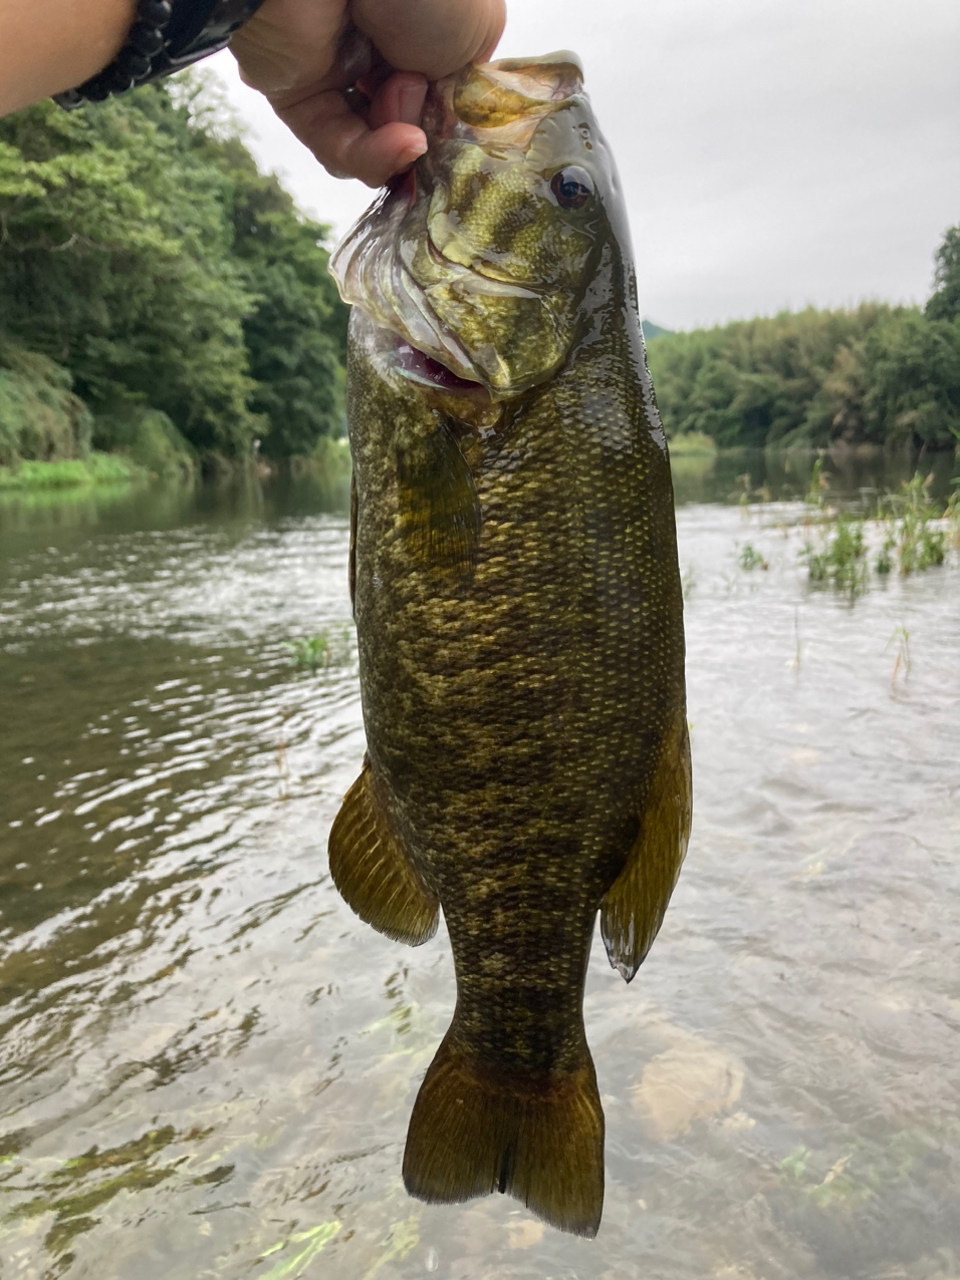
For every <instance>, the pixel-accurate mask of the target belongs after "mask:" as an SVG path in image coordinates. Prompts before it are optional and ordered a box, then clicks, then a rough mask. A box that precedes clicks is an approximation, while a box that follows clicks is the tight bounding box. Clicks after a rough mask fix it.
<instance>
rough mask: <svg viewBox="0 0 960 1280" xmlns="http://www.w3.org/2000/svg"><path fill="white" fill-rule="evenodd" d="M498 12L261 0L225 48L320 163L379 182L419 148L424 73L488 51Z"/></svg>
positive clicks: (425, 0)
mask: <svg viewBox="0 0 960 1280" xmlns="http://www.w3.org/2000/svg"><path fill="white" fill-rule="evenodd" d="M505 16H506V15H505V10H504V0H264V3H263V5H262V6H261V7H260V9H258V11H257V12H256V13H255V14H254V16H253V17H252V18H251V19H250V21H249V22H248V23H247V24H246V25H245V26H243V27H242V28H241V29H240V30H239V31H238V32H237V34H236V35H235V36H234V37H233V39H232V41H231V44H230V47H231V49H232V50H233V52H234V54H235V55H236V58H237V61H238V62H239V64H240V74H241V76H242V78H243V80H244V81H245V83H247V84H249V85H251V86H252V87H253V88H255V89H259V90H260V91H261V92H262V93H264V94H265V95H266V97H267V98H268V100H269V101H270V103H271V105H272V106H273V108H274V110H275V111H276V113H277V115H278V116H279V117H280V119H281V120H283V122H284V123H285V124H286V125H287V126H288V127H289V128H290V129H291V130H292V131H293V133H294V134H295V135H296V136H297V137H298V138H299V139H300V141H301V142H303V143H304V144H305V145H306V146H307V147H309V148H310V150H311V151H312V152H313V154H314V155H315V156H316V157H317V159H318V160H319V161H320V163H321V164H322V165H324V167H325V168H327V169H328V170H329V171H330V172H331V173H333V174H335V175H336V176H338V177H344V176H346V177H354V178H360V179H361V181H363V182H365V183H366V184H367V185H368V186H371V187H379V186H383V184H384V183H386V182H388V181H389V180H390V178H392V177H393V176H394V174H397V173H402V172H403V170H404V169H406V168H408V167H409V166H410V165H411V164H412V163H413V162H414V160H416V159H417V157H418V156H421V155H423V153H424V152H425V151H426V149H427V140H426V136H425V135H424V133H423V130H422V129H421V128H420V127H419V124H418V122H419V119H420V112H421V109H422V107H423V102H424V97H425V95H426V90H427V82H428V80H437V79H439V78H440V77H441V76H445V75H449V74H450V73H451V72H453V71H456V70H457V69H458V68H459V67H462V66H464V65H465V64H466V63H468V62H472V61H474V60H477V61H482V60H484V59H485V58H488V57H489V56H490V55H491V54H492V52H493V50H494V48H495V47H496V44H497V41H498V40H499V39H500V35H501V32H502V31H503V24H504V21H505ZM350 89H358V90H359V91H360V94H362V95H365V97H366V98H367V99H368V100H369V103H370V106H369V110H367V111H366V112H365V113H364V114H363V115H361V114H358V113H357V112H356V111H355V110H353V109H352V106H351V104H350V103H349V102H348V96H349V95H345V93H344V91H345V90H350ZM359 101H361V102H362V101H363V98H362V97H360V98H359Z"/></svg>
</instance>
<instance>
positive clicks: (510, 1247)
mask: <svg viewBox="0 0 960 1280" xmlns="http://www.w3.org/2000/svg"><path fill="white" fill-rule="evenodd" d="M678 462H680V463H681V464H682V466H683V467H685V468H686V471H685V474H681V469H680V467H678V491H679V494H680V496H681V498H682V499H683V498H687V499H690V500H689V501H685V502H682V504H681V505H680V507H679V509H678V522H679V536H680V547H681V564H682V568H683V570H684V574H685V583H686V595H687V604H686V609H687V632H688V651H689V668H688V678H689V701H690V720H691V723H692V726H693V728H692V740H693V749H694V770H695V824H694V831H693V837H692V841H691V846H690V853H689V855H688V860H687V864H686V867H685V869H684V872H683V875H682V877H681V881H680V884H679V887H678V889H677V891H676V894H675V896H674V900H673V903H672V905H671V907H670V910H669V912H668V914H667V918H666V922H665V924H664V927H663V930H662V932H661V935H660V938H659V939H658V941H657V943H656V945H655V947H654V949H653V951H652V953H651V955H650V958H649V959H648V961H647V962H646V963H645V964H644V966H643V968H642V969H641V971H640V973H639V974H638V976H637V978H636V980H635V981H634V983H633V984H632V985H631V986H630V987H626V986H625V985H624V984H623V982H622V980H621V979H620V977H619V976H618V975H617V974H616V973H615V972H614V971H613V970H611V969H610V968H609V966H608V965H607V963H606V960H605V957H604V955H603V952H602V947H600V946H597V947H595V950H594V955H593V958H592V962H591V968H590V974H589V979H588V987H587V1000H586V1019H587V1032H588V1037H589V1040H590V1043H591V1046H592V1049H593V1054H594V1058H595V1061H596V1066H597V1073H598V1077H599V1081H600V1089H601V1093H602V1095H603V1097H604V1105H605V1110H606V1117H607V1193H606V1203H605V1210H604V1219H603V1224H602V1226H601V1230H600V1235H599V1236H598V1238H597V1239H596V1240H595V1241H583V1240H578V1239H575V1238H572V1237H569V1236H563V1235H561V1234H559V1233H557V1232H555V1231H553V1230H552V1229H550V1228H544V1227H543V1226H542V1224H540V1223H538V1222H535V1221H534V1220H532V1219H531V1217H530V1215H529V1214H528V1213H527V1212H526V1211H525V1210H524V1209H523V1208H522V1207H521V1206H519V1205H517V1203H516V1202H515V1201H513V1200H511V1199H508V1198H504V1197H490V1198H488V1199H486V1200H481V1201H475V1202H472V1203H470V1204H468V1205H465V1206H452V1207H447V1206H427V1205H422V1204H420V1203H418V1202H416V1201H413V1200H410V1199H409V1198H408V1197H407V1196H406V1194H405V1192H404V1190H403V1187H402V1183H401V1181H400V1161H401V1155H402V1149H403V1140H404V1136H405V1131H406V1124H407V1119H408V1117H409V1112H410V1108H411V1106H412V1103H413V1099H414V1096H415V1094H416V1089H417V1086H418V1084H419V1080H420V1079H421V1077H422V1074H423V1071H424V1070H425V1068H426V1065H427V1063H428V1062H429V1060H430V1057H431V1056H432V1054H433V1051H434V1049H435V1048H436V1045H437V1043H438V1041H439V1039H440V1037H441V1035H442V1034H443V1031H444V1030H445V1028H446V1026H447V1023H448V1021H449V1017H450V1014H451V1011H452V1008H453V1002H454V983H453V972H452V965H451V961H450V954H449V945H448V942H447V938H446V935H445V932H444V931H443V930H442V929H441V930H440V933H439V934H438V936H437V937H436V938H434V939H433V940H432V941H431V942H429V943H427V944H426V945H425V946H423V947H421V948H419V949H416V950H414V949H410V948H407V947H404V946H402V945H400V944H398V943H394V942H391V941H389V940H388V939H385V938H382V937H380V936H379V935H378V934H376V933H374V932H373V931H372V930H370V929H369V928H368V927H366V926H364V925H362V924H361V923H360V922H359V921H358V920H356V918H355V917H354V916H353V915H352V914H351V913H350V911H349V910H348V908H346V907H345V906H344V904H343V903H342V902H341V900H340V899H339V897H338V895H337V893H336V891H335V890H334V888H333V886H332V884H331V883H330V879H329V875H328V872H327V864H326V852H325V849H326V837H327V832H328V829H329V825H330V822H331V820H332V818H333V816H334V814H335V812H336V809H337V806H338V804H339V800H340V797H341V796H342V794H343V791H344V790H345V788H346V787H347V786H348V785H349V783H350V782H351V781H352V779H353V777H354V776H355V774H356V772H357V770H358V768H359V765H360V760H361V757H362V754H363V730H362V724H361V719H360V707H359V697H358V691H357V673H356V660H355V641H354V635H353V630H352V623H351V619H350V610H349V605H348V601H347V593H346V585H345V570H346V554H347V521H346V518H345V515H344V514H343V511H342V510H337V509H330V508H331V505H332V506H333V507H334V508H335V507H336V503H335V502H334V503H331V495H330V494H327V493H322V492H319V491H317V490H316V489H315V488H314V487H313V486H312V485H311V484H310V482H309V481H303V482H301V483H299V484H297V485H291V484H286V485H281V484H275V485H273V486H267V487H266V488H265V489H259V488H258V487H256V486H253V487H246V488H244V489H241V490H235V489H221V490H217V491H203V492H201V493H200V494H199V495H198V494H191V493H184V492H183V491H178V490H157V491H155V492H153V493H146V494H143V493H140V494H136V495H129V494H128V495H126V496H124V495H123V494H115V495H113V498H112V499H110V498H108V497H104V496H103V495H100V496H98V497H97V498H96V499H93V498H90V497H87V498H84V499H83V500H81V501H79V502H75V503H74V504H73V506H70V505H69V504H67V505H64V504H47V505H46V506H39V505H34V506H33V507H30V506H29V505H26V506H25V505H23V504H21V505H19V506H16V505H11V504H7V505H6V506H2V507H0V655H2V661H0V723H2V734H0V1002H2V1003H0V1036H2V1040H0V1044H2V1050H0V1134H2V1136H0V1275H2V1276H3V1278H4V1280H8V1278H12V1277H18V1278H19V1277H47V1276H60V1275H66V1276H69V1277H71V1278H73V1277H76V1278H78V1280H79V1278H80V1277H96V1280H112V1278H113V1277H117V1278H118V1280H120V1278H123V1280H126V1278H127V1277H129V1276H131V1275H136V1276H138V1277H142V1278H143V1280H152V1278H153V1277H156V1278H157V1280H159V1278H161V1277H163V1278H164V1280H197V1278H198V1277H218V1278H221V1277H227V1278H229V1277H240V1276H255V1277H258V1278H261V1280H262V1278H265V1277H270V1280H279V1278H280V1277H295V1276H314V1275H316V1276H320V1275H329V1276H336V1277H337V1278H338V1280H340V1278H341V1277H342V1278H343V1280H369V1278H371V1277H374V1276H377V1277H380V1278H381V1280H393V1278H397V1280H399V1278H402V1280H412V1278H413V1277H420V1276H437V1277H441V1278H446V1277H449V1278H450V1280H475V1278H476V1280H479V1278H480V1277H484V1278H487V1277H489V1278H490V1280H493V1278H494V1277H496V1278H497V1280H501V1278H503V1280H521V1278H523V1280H527V1278H528V1277H529V1280H535V1278H536V1280H544V1278H546V1277H553V1278H554V1280H560V1278H561V1277H562V1278H564V1280H565V1278H567V1277H570V1278H571V1280H572V1278H573V1277H576V1280H601V1278H602V1280H614V1278H616V1280H620V1278H621V1277H623V1278H624V1280H632V1278H633V1277H636V1278H637V1280H640V1278H641V1277H642V1278H643V1280H658V1278H660V1277H663V1278H664V1280H668V1278H669V1280H694V1278H696V1280H699V1278H700V1277H705V1276H717V1277H723V1278H724V1280H761V1278H762V1280H779V1278H780V1277H783V1278H784V1280H787V1278H789V1280H796V1278H798V1277H803V1278H807V1277H809V1278H810V1280H828V1278H830V1280H833V1278H836V1280H841V1278H846V1277H864V1278H867V1277H869V1278H870V1280H900V1278H901V1277H902V1278H906V1280H948V1278H949V1280H955V1277H957V1276H958V1275H960V1176H958V1170H960V1165H958V1160H960V1072H958V1070H957V1066H956V1063H957V1057H958V1049H957V1046H958V1036H957V1032H958V1030H960V945H958V938H960V907H958V903H960V857H958V852H960V773H958V768H957V760H958V757H960V661H958V657H960V655H958V635H960V563H958V554H957V552H956V551H953V552H951V557H950V559H949V560H948V563H947V565H946V566H945V567H944V568H943V569H940V570H935V571H931V572H929V573H927V574H924V575H920V576H916V577H912V578H908V579H906V580H900V579H898V578H895V579H893V580H891V581H889V583H888V584H887V585H886V586H875V588H874V589H873V590H872V591H871V592H870V593H869V594H868V595H866V596H865V597H863V598H861V599H859V600H857V601H856V602H854V603H853V604H851V603H850V602H849V601H847V600H845V599H843V598H842V597H837V596H835V595H832V594H831V593H828V592H811V591H810V589H809V588H808V586H807V583H806V580H805V574H804V571H803V570H802V568H801V567H799V566H798V563H797V553H798V550H799V548H800V546H801V545H802V542H803V541H804V539H805V538H806V537H809V536H810V534H809V531H804V529H803V526H802V523H801V522H802V520H803V519H804V515H805V513H804V508H803V506H802V504H801V503H799V502H798V501H797V500H796V499H797V497H798V495H799V494H801V493H802V492H803V490H804V488H805V487H806V484H807V482H808V476H807V474H806V473H805V472H804V470H803V468H802V467H801V468H800V469H799V470H796V469H795V470H794V471H793V472H784V468H783V464H782V463H773V462H771V461H769V460H768V461H767V462H764V461H763V460H762V459H761V460H759V461H758V460H757V459H756V458H750V459H747V462H746V465H743V463H742V460H735V461H733V462H731V463H730V464H729V467H728V470H732V475H728V474H727V471H725V470H724V467H727V466H728V464H727V463H726V462H723V463H721V464H720V465H719V467H718V465H717V464H716V463H713V464H708V463H700V464H699V467H700V469H699V471H697V469H696V467H695V466H693V465H692V464H693V460H678ZM940 465H941V467H942V466H943V464H940ZM734 468H739V469H734ZM777 468H779V470H777ZM947 470H948V471H949V465H948V467H947ZM744 474H746V475H747V476H748V480H747V481H742V480H739V479H738V477H741V476H743V475H744ZM949 478H950V477H949V474H946V475H945V476H944V477H943V478H942V480H941V481H938V483H941V482H942V483H946V482H948V481H949ZM877 483H878V480H877V477H876V474H875V473H874V472H870V471H869V468H867V469H866V471H863V472H862V471H857V472H856V474H853V475H843V474H841V473H840V472H837V473H836V474H835V476H834V484H835V487H837V488H838V489H842V490H844V491H845V493H846V496H847V497H848V498H850V499H853V498H855V497H857V496H858V495H859V493H860V491H861V490H862V489H869V488H871V487H874V488H875V487H876V486H877ZM764 486H766V489H764ZM740 493H747V494H748V495H749V496H752V497H753V498H757V497H761V498H763V499H768V498H769V499H771V500H769V501H763V502H756V501H755V502H753V503H751V504H750V505H747V506H743V505H740V504H739V503H737V502H736V497H737V496H738V495H739V494H740ZM731 495H733V497H734V501H733V502H732V503H722V502H715V501H707V499H715V498H727V497H730V496H731ZM781 498H782V499H785V500H783V501H777V500H776V499H781ZM324 508H326V509H324ZM747 542H749V543H750V544H751V545H752V546H753V547H754V548H755V549H757V550H758V551H759V552H760V553H761V554H762V555H763V556H764V557H765V558H766V560H767V562H768V564H769V568H768V569H766V570H760V569H757V570H754V571H753V572H751V573H746V572H744V571H743V570H742V569H740V568H739V567H738V554H739V550H740V549H741V548H742V547H743V545H744V544H745V543H747ZM321 632H323V633H325V634H326V635H327V636H328V638H329V641H330V650H331V662H330V665H329V666H327V667H326V668H324V669H321V670H320V671H319V672H317V673H310V672H307V671H299V670H296V669H295V668H294V667H293V666H292V665H291V660H290V653H289V650H288V649H287V648H286V644H287V643H288V642H290V641H294V640H297V639H302V638H304V637H306V636H309V635H312V634H317V633H321Z"/></svg>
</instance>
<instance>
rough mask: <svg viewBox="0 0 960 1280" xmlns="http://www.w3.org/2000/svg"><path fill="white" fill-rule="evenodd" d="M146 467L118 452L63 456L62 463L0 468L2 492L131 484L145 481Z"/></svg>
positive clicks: (30, 463) (25, 463)
mask: <svg viewBox="0 0 960 1280" xmlns="http://www.w3.org/2000/svg"><path fill="white" fill-rule="evenodd" d="M145 475H146V472H145V471H144V470H143V468H142V467H138V466H137V465H136V463H134V462H131V461H130V460H129V459H127V458H124V457H121V456H120V455H119V454H116V453H91V454H90V455H89V456H88V457H87V458H85V459H80V458H63V459H60V460H59V461H58V462H30V461H25V462H21V463H20V464H19V465H18V466H16V467H0V492H24V491H28V490H29V491H34V490H38V489H70V488H76V487H83V488H88V487H90V486H92V485H101V484H129V483H130V482H131V481H133V480H141V479H143V478H144V477H145Z"/></svg>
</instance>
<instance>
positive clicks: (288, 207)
mask: <svg viewBox="0 0 960 1280" xmlns="http://www.w3.org/2000/svg"><path fill="white" fill-rule="evenodd" d="M219 159H220V163H221V164H222V165H224V166H225V168H226V171H227V172H228V173H229V176H230V179H231V182H232V184H233V231H234V241H233V244H234V253H235V255H236V260H237V262H238V264H239V266H240V270H241V272H242V275H243V280H244V283H245V285H246V287H247V289H248V291H249V293H250V294H251V297H252V299H253V303H254V305H253V307H252V309H251V310H250V311H249V313H248V314H247V316H246V317H245V319H244V321H243V333H244V341H245V343H246V346H247V352H248V356H249V362H250V373H251V375H252V377H253V378H254V380H255V382H256V387H255V388H254V391H253V393H252V396H251V400H250V404H251V407H252V409H253V410H254V411H255V412H256V413H258V414H260V415H261V416H262V417H263V419H264V421H265V424H266V430H265V433H264V435H263V440H262V447H263V451H264V453H266V454H268V455H270V456H274V457H283V456H289V455H291V454H306V453H309V452H310V451H311V449H312V448H313V447H314V445H315V444H316V442H317V440H318V439H319V438H320V437H321V436H328V435H339V434H340V433H341V431H342V425H343V420H344V378H343V365H344V361H345V356H346V316H347V309H346V307H345V306H344V305H343V303H342V302H341V301H340V298H339V295H338V293H337V290H336V286H335V285H334V283H333V280H332V278H331V276H330V273H329V270H328V265H327V264H328V261H329V254H328V252H327V250H326V248H325V247H324V244H323V241H324V240H325V239H326V237H327V235H328V234H329V229H328V228H327V227H325V226H322V225H321V224H319V223H316V222H313V221H311V220H310V219H308V218H304V217H303V216H302V215H300V214H299V213H298V211H297V209H296V207H295V206H294V203H293V200H292V198H291V197H290V195H289V194H288V193H287V192H286V191H284V190H283V188H282V187H281V186H280V184H279V182H278V181H277V179H276V178H275V177H273V176H272V175H269V176H264V175H263V174H260V173H259V172H258V171H257V168H256V165H255V164H254V162H253V160H252V158H251V157H250V156H249V154H248V153H247V152H246V150H245V149H244V148H243V147H242V145H241V144H240V142H239V141H238V140H237V139H231V140H229V141H227V142H225V143H223V144H220V146H219Z"/></svg>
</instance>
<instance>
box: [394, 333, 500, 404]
mask: <svg viewBox="0 0 960 1280" xmlns="http://www.w3.org/2000/svg"><path fill="white" fill-rule="evenodd" d="M395 359H396V369H397V372H398V373H399V374H400V375H401V376H402V377H404V378H407V379H408V380H409V381H410V382H417V383H419V384H420V385H421V386H424V387H435V388H436V389H437V390H438V391H444V392H446V393H447V394H448V395H449V394H454V395H457V394H459V395H466V396H471V397H472V396H477V395H481V396H483V398H484V399H489V393H488V392H487V389H486V387H485V386H484V385H483V383H481V382H477V381H475V380H473V379H470V378H463V377H461V376H460V374H458V373H455V372H454V371H453V370H452V369H450V368H448V366H447V365H445V364H443V363H442V362H441V361H440V360H438V359H437V358H436V357H435V356H431V355H428V354H427V352H426V351H420V350H419V349H418V348H417V347H414V346H413V345H412V344H411V343H409V342H407V341H406V339H404V338H398V339H397V341H396V346H395Z"/></svg>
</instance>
